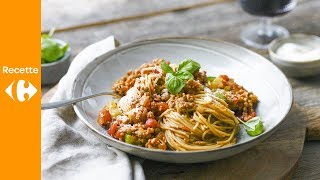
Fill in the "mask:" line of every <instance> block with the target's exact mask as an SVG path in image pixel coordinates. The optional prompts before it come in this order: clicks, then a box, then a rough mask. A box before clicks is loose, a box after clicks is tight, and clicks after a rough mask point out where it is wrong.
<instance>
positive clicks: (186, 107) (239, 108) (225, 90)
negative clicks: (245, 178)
mask: <svg viewBox="0 0 320 180" xmlns="http://www.w3.org/2000/svg"><path fill="white" fill-rule="evenodd" d="M162 61H164V60H163V59H155V60H153V61H152V62H151V63H146V64H143V65H142V66H140V67H139V68H138V69H136V70H131V71H129V72H128V73H127V74H126V75H125V76H123V77H122V78H120V79H119V80H118V81H116V82H115V83H114V85H113V91H114V93H115V94H117V95H119V96H120V97H121V99H120V100H119V101H118V102H112V103H110V104H109V105H106V106H105V107H104V108H103V109H102V110H101V111H100V113H99V116H98V123H99V124H100V125H101V126H102V127H104V128H106V129H107V133H108V134H109V135H111V136H112V137H114V138H116V139H118V140H120V141H124V142H126V143H129V144H134V145H138V146H144V147H147V148H153V149H162V150H166V149H167V144H166V139H165V136H164V133H163V131H162V130H161V128H160V125H159V121H160V119H158V118H157V117H159V116H160V115H161V114H162V113H163V112H164V111H166V110H167V109H168V108H175V109H177V110H178V112H179V113H192V112H193V111H194V110H195V108H196V104H195V103H194V102H193V101H194V95H195V94H197V93H199V92H200V91H203V90H204V87H205V86H207V87H209V88H210V89H212V90H214V91H219V93H221V94H222V96H223V97H222V98H224V100H225V101H226V102H227V103H228V104H229V106H230V107H229V108H230V109H232V110H233V111H235V113H236V115H237V116H238V117H240V118H241V119H243V120H248V119H250V118H251V117H254V116H255V111H254V105H255V104H256V103H257V97H256V96H255V95H254V94H253V93H251V92H248V91H247V90H245V89H244V88H243V87H242V86H239V85H238V84H236V83H235V82H234V81H233V79H230V78H229V77H228V76H226V75H221V76H219V77H217V78H215V79H214V80H210V81H208V78H207V75H206V72H205V71H199V70H198V71H196V72H194V73H193V76H194V79H190V80H188V81H186V85H185V87H184V88H183V90H182V92H181V93H179V94H176V95H173V94H170V93H169V92H168V90H167V89H166V87H165V73H164V72H163V71H162V69H161V68H160V63H161V62H162ZM165 62H166V61H165ZM166 63H167V64H170V63H169V62H166ZM171 66H172V67H173V68H176V67H174V66H173V65H171ZM150 74H151V75H152V76H148V77H147V78H146V76H145V75H150Z"/></svg>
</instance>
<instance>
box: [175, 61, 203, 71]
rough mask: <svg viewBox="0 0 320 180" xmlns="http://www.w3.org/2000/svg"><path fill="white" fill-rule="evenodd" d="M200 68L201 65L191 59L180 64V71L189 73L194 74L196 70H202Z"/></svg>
mask: <svg viewBox="0 0 320 180" xmlns="http://www.w3.org/2000/svg"><path fill="white" fill-rule="evenodd" d="M200 67H201V66H200V64H199V63H197V62H195V61H193V60H191V59H186V60H184V61H182V62H181V63H180V64H179V67H178V71H188V72H190V73H191V74H192V73H194V72H195V71H196V70H198V69H200Z"/></svg>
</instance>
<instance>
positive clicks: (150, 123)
mask: <svg viewBox="0 0 320 180" xmlns="http://www.w3.org/2000/svg"><path fill="white" fill-rule="evenodd" d="M145 126H146V127H147V128H148V127H150V128H155V127H159V123H158V121H157V120H155V119H148V120H147V121H146V123H145Z"/></svg>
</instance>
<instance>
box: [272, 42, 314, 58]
mask: <svg viewBox="0 0 320 180" xmlns="http://www.w3.org/2000/svg"><path fill="white" fill-rule="evenodd" d="M276 54H277V55H278V56H281V57H282V58H284V59H287V60H290V61H295V62H305V61H310V60H314V59H320V44H316V43H312V44H310V43H308V44H300V43H291V42H290V43H289V42H288V43H284V44H282V45H281V46H280V47H279V48H278V49H277V50H276Z"/></svg>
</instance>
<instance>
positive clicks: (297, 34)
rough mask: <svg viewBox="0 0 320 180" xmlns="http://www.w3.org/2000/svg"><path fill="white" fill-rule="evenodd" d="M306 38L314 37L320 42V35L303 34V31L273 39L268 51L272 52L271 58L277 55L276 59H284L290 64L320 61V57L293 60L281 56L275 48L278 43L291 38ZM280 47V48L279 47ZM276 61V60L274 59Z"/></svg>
mask: <svg viewBox="0 0 320 180" xmlns="http://www.w3.org/2000/svg"><path fill="white" fill-rule="evenodd" d="M293 38H295V39H301V38H303V39H306V38H309V39H310V38H312V39H316V40H317V41H319V42H320V37H319V36H316V35H312V34H303V33H295V34H291V35H290V36H288V37H280V38H277V39H274V40H273V41H271V43H270V44H269V46H268V52H269V54H270V57H271V60H273V59H272V57H275V58H277V60H276V61H283V62H285V63H288V64H296V65H301V64H309V63H315V62H318V61H319V62H320V57H319V58H315V59H308V60H306V61H292V60H291V59H287V58H284V57H282V56H279V55H278V54H277V53H276V52H275V50H276V49H274V48H275V46H277V45H278V44H279V45H281V44H283V43H284V42H282V41H285V40H289V39H293ZM277 49H278V48H277ZM273 61H275V60H273Z"/></svg>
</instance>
